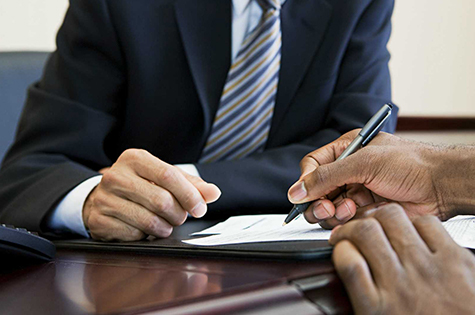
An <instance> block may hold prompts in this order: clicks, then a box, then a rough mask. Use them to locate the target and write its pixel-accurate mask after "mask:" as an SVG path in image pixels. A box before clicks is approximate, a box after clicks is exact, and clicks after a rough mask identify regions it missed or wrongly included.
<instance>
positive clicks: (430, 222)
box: [412, 215, 441, 228]
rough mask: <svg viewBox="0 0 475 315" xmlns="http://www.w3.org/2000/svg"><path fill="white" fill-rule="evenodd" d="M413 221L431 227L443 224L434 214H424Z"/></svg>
mask: <svg viewBox="0 0 475 315" xmlns="http://www.w3.org/2000/svg"><path fill="white" fill-rule="evenodd" d="M412 222H413V223H414V224H416V225H418V226H421V227H423V228H425V227H428V228H430V227H433V226H435V225H438V224H441V223H440V220H439V218H437V217H436V216H432V215H424V216H420V217H417V218H415V219H414V220H413V221H412Z"/></svg>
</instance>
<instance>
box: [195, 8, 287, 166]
mask: <svg viewBox="0 0 475 315" xmlns="http://www.w3.org/2000/svg"><path fill="white" fill-rule="evenodd" d="M258 3H259V5H260V6H261V7H262V9H263V15H262V18H261V21H260V23H259V24H258V26H257V27H256V28H255V29H254V30H253V31H252V32H250V33H249V34H248V35H247V36H246V37H245V39H244V41H243V42H242V44H241V47H240V50H239V52H238V54H237V56H236V58H235V60H234V62H233V64H232V66H231V68H230V70H229V72H228V76H227V79H226V83H225V85H224V90H223V93H222V95H221V100H220V105H219V108H218V111H217V113H216V117H215V120H214V123H213V127H212V129H211V133H210V136H209V138H208V140H207V143H206V145H205V148H204V150H203V153H202V155H201V158H200V163H211V162H217V161H223V160H237V159H241V158H243V157H246V156H248V155H250V154H252V153H255V152H261V151H263V150H264V146H265V144H266V141H267V137H268V135H269V130H270V125H271V120H272V115H273V112H274V104H275V98H276V94H277V83H278V81H279V70H280V57H281V46H282V33H281V28H280V8H281V5H280V0H258Z"/></svg>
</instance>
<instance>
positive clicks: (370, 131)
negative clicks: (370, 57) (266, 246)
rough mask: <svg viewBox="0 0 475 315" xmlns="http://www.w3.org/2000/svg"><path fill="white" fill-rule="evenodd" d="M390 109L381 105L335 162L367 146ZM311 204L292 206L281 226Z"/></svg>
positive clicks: (379, 128)
mask: <svg viewBox="0 0 475 315" xmlns="http://www.w3.org/2000/svg"><path fill="white" fill-rule="evenodd" d="M392 108H393V105H392V104H390V103H388V104H385V105H383V107H381V109H380V110H379V111H378V112H377V113H376V114H375V115H374V116H373V117H371V119H370V120H369V121H368V122H367V123H366V125H365V126H364V127H363V129H361V131H360V133H359V134H358V135H357V136H356V138H355V139H354V140H353V141H352V142H351V143H350V145H349V146H348V147H347V148H346V149H345V151H343V153H342V154H341V155H340V156H339V157H338V159H336V160H337V161H339V160H343V159H344V158H346V157H347V156H348V155H350V154H352V153H354V152H356V151H357V150H358V149H359V148H361V147H364V146H365V145H367V144H368V143H369V142H370V141H371V140H372V139H373V138H374V137H375V136H376V135H377V134H378V133H379V131H380V130H381V128H382V127H383V125H384V123H385V122H386V120H387V119H388V118H389V116H391V110H392ZM312 202H313V201H312ZM312 202H306V203H301V204H297V205H294V207H293V208H292V210H291V211H290V213H289V215H288V216H287V217H286V218H285V221H284V223H283V224H282V225H286V224H287V223H290V222H291V221H292V220H293V219H295V218H296V217H297V216H299V215H300V214H302V213H304V212H305V210H307V208H308V206H310V204H311V203H312Z"/></svg>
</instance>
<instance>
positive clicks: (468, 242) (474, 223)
mask: <svg viewBox="0 0 475 315" xmlns="http://www.w3.org/2000/svg"><path fill="white" fill-rule="evenodd" d="M285 217H286V215H285V214H270V215H247V216H236V217H231V218H229V219H228V220H226V221H224V222H221V223H218V224H216V225H214V226H212V227H210V228H208V229H205V230H203V231H200V232H196V233H193V234H192V235H193V236H199V235H210V234H214V235H212V236H207V237H202V238H197V239H190V240H184V241H183V242H184V243H187V244H192V245H200V246H216V245H227V244H242V243H258V242H281V241H296V240H328V239H329V238H330V234H331V231H328V230H324V229H322V228H321V227H320V226H319V225H318V224H309V223H307V221H305V219H304V218H303V217H301V218H299V219H297V220H294V221H293V222H292V223H290V224H288V225H286V226H282V222H284V219H285ZM442 224H443V225H444V227H445V229H446V230H447V231H448V232H449V234H450V236H452V238H453V239H454V240H455V242H457V243H458V244H459V245H460V246H463V247H469V248H474V249H475V216H457V217H455V218H452V219H450V220H449V221H447V222H443V223H442Z"/></svg>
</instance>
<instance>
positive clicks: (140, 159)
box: [119, 150, 207, 218]
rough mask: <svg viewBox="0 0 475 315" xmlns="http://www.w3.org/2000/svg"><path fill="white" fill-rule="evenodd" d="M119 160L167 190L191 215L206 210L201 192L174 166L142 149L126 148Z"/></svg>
mask: <svg viewBox="0 0 475 315" xmlns="http://www.w3.org/2000/svg"><path fill="white" fill-rule="evenodd" d="M119 160H121V161H124V162H125V163H127V164H128V165H129V166H130V167H132V169H133V170H134V171H135V172H136V173H137V175H139V176H140V177H143V178H145V179H147V180H151V181H153V182H154V183H155V184H157V185H158V186H160V187H163V188H164V189H166V190H168V191H169V192H170V193H171V194H172V195H173V196H174V197H175V198H176V199H177V200H178V202H179V203H180V204H181V206H182V208H183V209H185V210H186V211H187V212H189V213H190V214H191V215H192V216H194V217H197V218H200V217H202V216H203V215H205V213H206V211H207V206H206V202H205V201H204V199H203V197H202V196H201V193H200V192H199V191H198V189H196V187H195V186H193V184H192V183H190V181H189V180H187V179H186V178H185V176H184V175H183V173H182V172H181V171H180V170H179V169H178V168H177V167H175V166H173V165H170V164H167V163H165V162H163V161H161V160H160V159H158V158H156V157H154V156H153V155H151V154H150V153H148V152H146V151H143V150H127V151H125V152H124V153H123V154H122V155H121V157H120V158H119Z"/></svg>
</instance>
